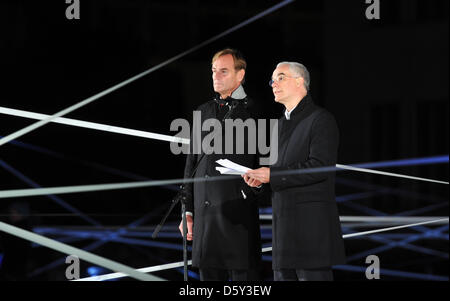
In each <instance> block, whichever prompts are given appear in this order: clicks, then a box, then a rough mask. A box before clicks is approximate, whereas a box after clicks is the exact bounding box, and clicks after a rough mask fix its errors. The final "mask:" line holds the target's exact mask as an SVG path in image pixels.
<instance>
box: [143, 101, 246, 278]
mask: <svg viewBox="0 0 450 301" xmlns="http://www.w3.org/2000/svg"><path fill="white" fill-rule="evenodd" d="M238 104H239V101H238V100H233V101H232V103H231V106H229V105H228V106H229V110H228V112H227V113H226V114H225V116H224V117H223V118H222V121H221V124H222V123H223V122H224V121H225V119H227V118H229V117H230V116H231V113H232V112H233V111H234V109H235V108H236V107H237V105H238ZM214 138H215V136H214V137H213V139H212V140H213V141H214ZM204 157H205V153H204V152H202V153H201V154H200V158H199V159H198V160H197V163H196V164H195V166H194V169H193V170H192V172H191V174H190V175H189V179H192V178H194V175H195V173H196V172H197V169H198V167H199V165H200V162H202V160H203V158H204ZM185 188H186V187H185V184H182V185H180V191H179V192H178V193H177V194H176V195H175V197H174V198H173V199H172V204H171V205H170V207H169V209H168V210H167V212H166V214H165V215H164V217H163V218H162V220H161V222H160V223H159V224H158V226H156V228H155V231H154V232H153V234H152V238H153V239H155V238H156V236H157V235H158V233H159V231H161V229H162V227H163V225H164V223H165V222H166V219H167V217H168V216H169V215H170V213H171V212H172V210H173V208H174V207H175V206H176V205H177V204H178V202H181V216H182V224H183V262H184V281H188V275H187V266H188V264H187V261H188V260H187V239H186V235H187V220H186V200H187V196H186V191H185Z"/></svg>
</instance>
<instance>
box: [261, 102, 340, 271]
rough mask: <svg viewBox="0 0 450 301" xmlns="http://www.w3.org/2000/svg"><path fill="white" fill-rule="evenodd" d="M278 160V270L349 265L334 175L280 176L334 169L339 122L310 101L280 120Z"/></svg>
mask: <svg viewBox="0 0 450 301" xmlns="http://www.w3.org/2000/svg"><path fill="white" fill-rule="evenodd" d="M278 129H279V134H278V160H277V162H276V163H275V164H274V165H272V166H271V168H270V171H271V175H270V186H271V189H272V191H273V192H272V206H273V252H272V256H273V261H272V266H273V269H275V270H278V269H286V268H289V269H294V268H295V269H302V268H303V269H308V268H320V267H329V266H332V265H336V264H343V263H344V262H345V252H344V242H343V239H342V233H341V227H340V222H339V215H338V211H337V205H336V201H335V190H334V182H335V173H334V172H320V173H306V174H305V173H303V174H289V175H277V173H280V172H281V171H285V170H296V169H300V170H301V169H306V168H315V167H325V166H335V165H336V157H337V150H338V141H339V132H338V128H337V125H336V121H335V119H334V117H333V116H332V115H331V114H330V113H329V112H327V111H326V110H324V109H322V108H319V107H318V106H316V105H315V104H314V103H313V101H312V99H311V97H310V96H309V95H307V96H305V97H304V98H303V99H302V101H301V102H300V103H299V104H298V106H297V107H296V108H295V109H294V111H292V113H291V116H290V120H286V117H283V118H281V119H280V120H279V127H278Z"/></svg>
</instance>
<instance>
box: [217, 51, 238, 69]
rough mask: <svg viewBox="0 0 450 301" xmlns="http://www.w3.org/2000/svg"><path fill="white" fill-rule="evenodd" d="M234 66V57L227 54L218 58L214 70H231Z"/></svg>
mask: <svg viewBox="0 0 450 301" xmlns="http://www.w3.org/2000/svg"><path fill="white" fill-rule="evenodd" d="M233 66H234V61H233V56H232V55H231V54H225V55H222V56H220V57H218V58H217V60H215V61H214V63H213V64H212V68H216V69H230V68H232V67H233Z"/></svg>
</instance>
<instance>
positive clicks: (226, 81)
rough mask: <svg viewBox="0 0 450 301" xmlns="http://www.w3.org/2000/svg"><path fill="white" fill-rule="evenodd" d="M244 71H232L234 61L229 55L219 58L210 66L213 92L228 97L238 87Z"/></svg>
mask: <svg viewBox="0 0 450 301" xmlns="http://www.w3.org/2000/svg"><path fill="white" fill-rule="evenodd" d="M244 74H245V71H244V70H239V71H238V72H236V70H235V69H234V60H233V56H232V55H231V54H226V55H222V56H220V57H219V58H218V59H217V60H215V61H214V63H213V64H212V78H213V86H214V91H215V92H217V93H219V94H220V95H221V96H225V95H226V96H229V95H231V93H232V92H233V91H234V90H235V89H236V88H237V87H238V86H239V85H240V83H241V81H242V79H243V78H244Z"/></svg>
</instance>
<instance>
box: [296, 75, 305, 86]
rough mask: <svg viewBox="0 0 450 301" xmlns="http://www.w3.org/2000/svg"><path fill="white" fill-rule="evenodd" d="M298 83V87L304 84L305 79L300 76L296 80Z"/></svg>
mask: <svg viewBox="0 0 450 301" xmlns="http://www.w3.org/2000/svg"><path fill="white" fill-rule="evenodd" d="M295 81H296V83H297V87H300V85H303V84H304V81H305V80H304V79H303V77H299V78H297V79H296V80H295Z"/></svg>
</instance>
